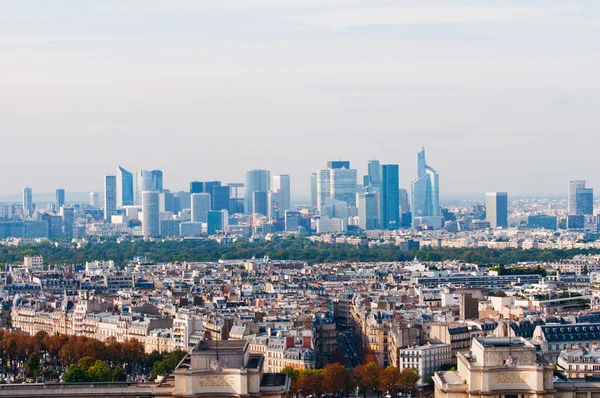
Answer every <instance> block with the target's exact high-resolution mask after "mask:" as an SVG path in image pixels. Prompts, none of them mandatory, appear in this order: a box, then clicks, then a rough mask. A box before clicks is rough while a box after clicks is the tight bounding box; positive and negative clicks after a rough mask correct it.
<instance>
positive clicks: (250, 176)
mask: <svg viewBox="0 0 600 398" xmlns="http://www.w3.org/2000/svg"><path fill="white" fill-rule="evenodd" d="M244 187H245V192H244V209H245V211H246V213H251V212H252V211H253V206H252V203H253V200H252V193H253V192H255V191H261V192H268V191H270V190H271V172H270V171H268V170H248V171H246V183H245V184H244ZM261 214H262V213H261Z"/></svg>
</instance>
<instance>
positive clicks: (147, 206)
mask: <svg viewBox="0 0 600 398" xmlns="http://www.w3.org/2000/svg"><path fill="white" fill-rule="evenodd" d="M142 214H143V219H142V234H143V235H144V236H160V198H159V195H158V192H157V191H144V192H143V193H142Z"/></svg>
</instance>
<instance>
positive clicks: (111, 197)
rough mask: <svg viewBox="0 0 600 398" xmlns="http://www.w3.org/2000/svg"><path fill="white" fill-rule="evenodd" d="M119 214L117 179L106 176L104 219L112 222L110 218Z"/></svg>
mask: <svg viewBox="0 0 600 398" xmlns="http://www.w3.org/2000/svg"><path fill="white" fill-rule="evenodd" d="M115 214H117V177H116V176H104V219H105V220H107V221H108V222H110V218H111V217H112V216H114V215H115Z"/></svg>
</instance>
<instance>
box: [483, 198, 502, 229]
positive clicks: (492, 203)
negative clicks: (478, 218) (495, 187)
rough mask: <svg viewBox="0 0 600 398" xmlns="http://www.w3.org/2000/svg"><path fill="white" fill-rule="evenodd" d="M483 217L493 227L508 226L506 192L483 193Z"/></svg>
mask: <svg viewBox="0 0 600 398" xmlns="http://www.w3.org/2000/svg"><path fill="white" fill-rule="evenodd" d="M485 198H486V206H485V214H486V216H485V219H486V221H488V222H489V223H490V226H491V227H492V228H493V229H496V228H499V227H502V228H508V195H507V193H506V192H488V193H486V194H485Z"/></svg>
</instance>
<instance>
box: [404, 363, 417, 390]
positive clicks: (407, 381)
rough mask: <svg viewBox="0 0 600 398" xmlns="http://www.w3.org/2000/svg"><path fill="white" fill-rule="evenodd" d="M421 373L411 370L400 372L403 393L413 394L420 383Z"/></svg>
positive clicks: (406, 369)
mask: <svg viewBox="0 0 600 398" xmlns="http://www.w3.org/2000/svg"><path fill="white" fill-rule="evenodd" d="M419 378H420V377H419V373H417V371H416V370H414V369H411V368H405V369H403V370H402V372H400V385H401V386H402V391H404V392H406V393H411V392H413V391H414V389H415V386H416V385H417V382H418V381H419Z"/></svg>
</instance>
